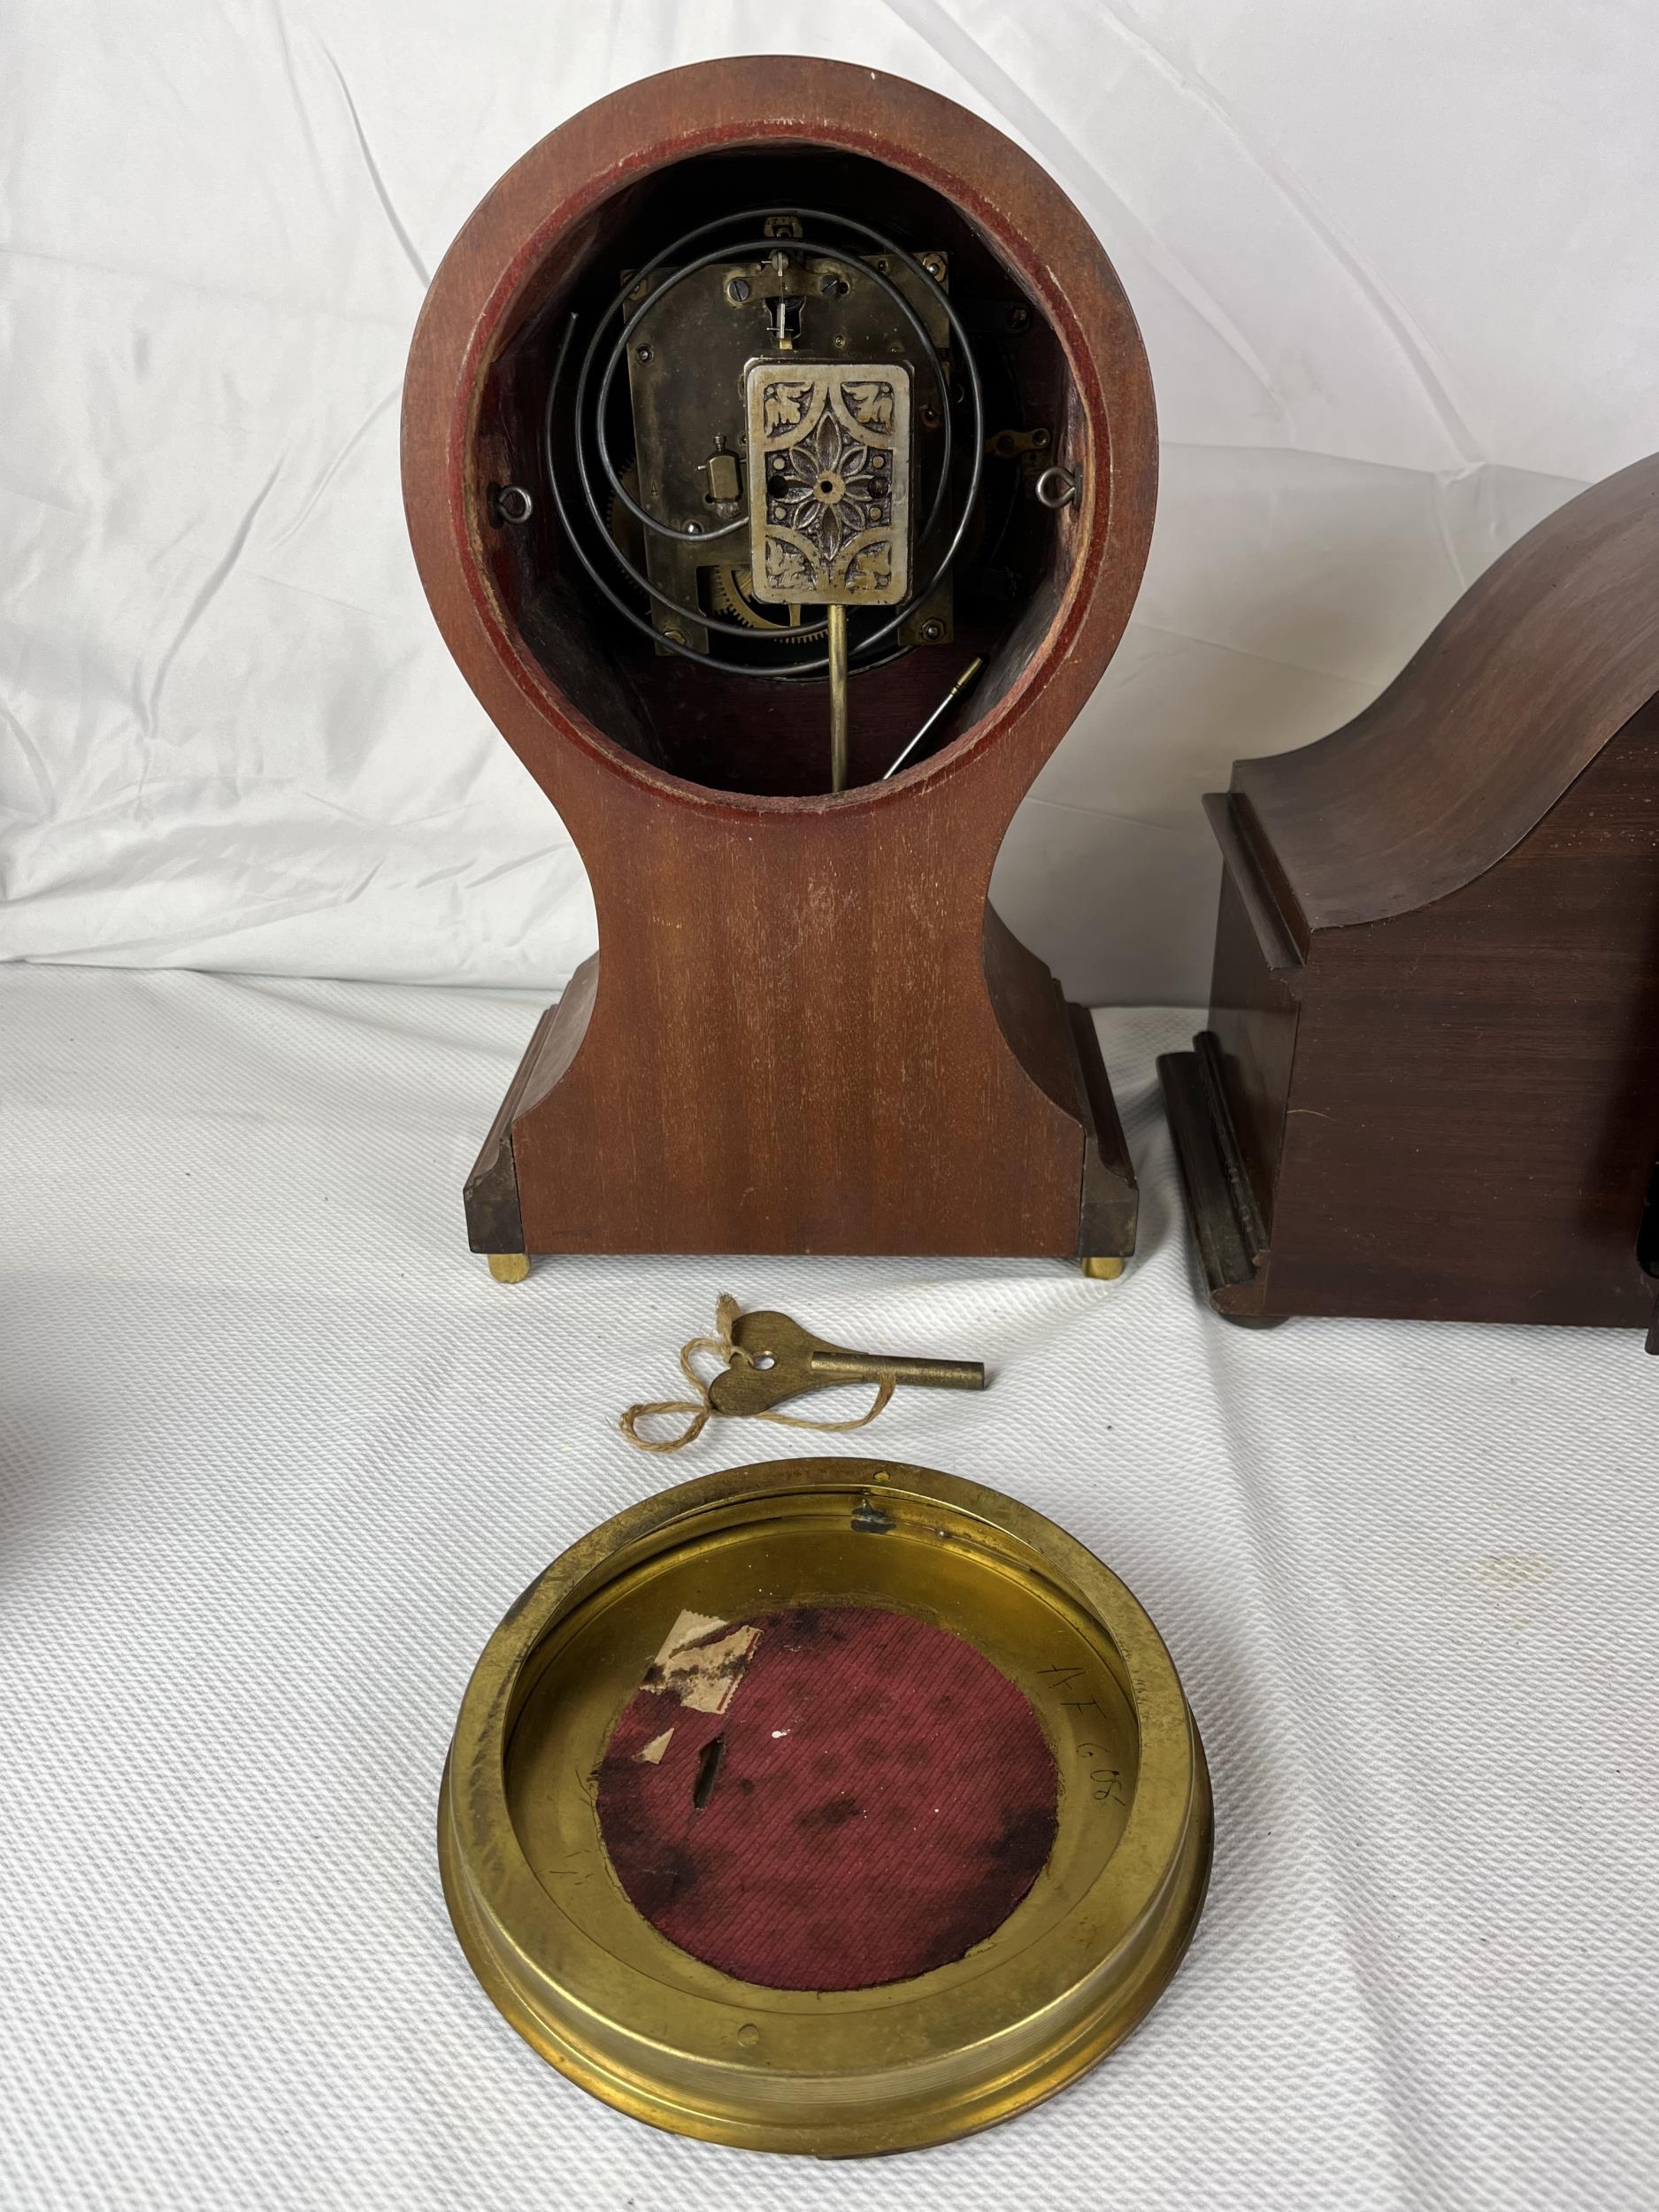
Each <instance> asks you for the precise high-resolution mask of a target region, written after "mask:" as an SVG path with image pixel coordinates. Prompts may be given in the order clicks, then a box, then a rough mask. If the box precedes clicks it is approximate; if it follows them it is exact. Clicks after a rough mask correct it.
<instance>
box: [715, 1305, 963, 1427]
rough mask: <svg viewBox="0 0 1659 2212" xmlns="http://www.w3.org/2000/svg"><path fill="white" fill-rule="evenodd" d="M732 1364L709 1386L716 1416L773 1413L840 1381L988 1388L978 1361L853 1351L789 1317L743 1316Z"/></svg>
mask: <svg viewBox="0 0 1659 2212" xmlns="http://www.w3.org/2000/svg"><path fill="white" fill-rule="evenodd" d="M732 1351H733V1358H732V1363H731V1365H730V1366H729V1367H727V1368H726V1371H725V1373H724V1374H720V1375H717V1376H716V1377H715V1379H714V1380H713V1381H712V1382H711V1383H710V1385H709V1403H710V1406H712V1407H713V1409H714V1410H715V1411H716V1412H717V1413H768V1412H770V1411H771V1409H772V1407H773V1406H775V1405H779V1404H781V1402H783V1400H784V1399H786V1398H799V1397H802V1396H803V1395H804V1394H805V1393H806V1392H808V1391H809V1390H831V1389H833V1387H834V1386H835V1385H836V1384H837V1383H849V1382H872V1383H883V1382H885V1383H889V1384H891V1383H918V1384H921V1385H922V1386H925V1387H926V1388H928V1389H932V1390H983V1389H984V1388H985V1365H984V1363H983V1362H982V1361H980V1360H977V1359H901V1358H893V1357H889V1356H887V1354H885V1353H881V1352H849V1351H848V1350H847V1349H846V1348H845V1347H844V1346H843V1345H840V1344H829V1343H826V1341H825V1340H824V1339H823V1338H822V1337H821V1336H814V1335H813V1334H812V1333H811V1331H810V1329H803V1327H802V1326H801V1324H800V1323H799V1322H798V1321H792V1320H791V1319H790V1318H789V1316H788V1315H787V1313H745V1314H740V1315H739V1316H738V1317H737V1318H736V1319H735V1320H734V1321H733V1324H732Z"/></svg>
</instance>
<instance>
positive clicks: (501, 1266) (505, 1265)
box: [489, 1252, 530, 1283]
mask: <svg viewBox="0 0 1659 2212" xmlns="http://www.w3.org/2000/svg"><path fill="white" fill-rule="evenodd" d="M489 1271H490V1273H491V1274H492V1275H493V1276H494V1277H495V1280H496V1281H497V1282H498V1283H521V1282H523V1280H524V1279H525V1277H526V1275H528V1273H529V1272H530V1255H529V1254H528V1253H527V1252H492V1253H491V1254H490V1255H489Z"/></svg>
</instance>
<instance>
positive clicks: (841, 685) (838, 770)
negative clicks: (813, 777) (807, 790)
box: [826, 601, 847, 791]
mask: <svg viewBox="0 0 1659 2212" xmlns="http://www.w3.org/2000/svg"><path fill="white" fill-rule="evenodd" d="M826 612H827V614H828V616H829V695H830V789H831V790H832V791H845V790H846V788H847V610H846V608H845V607H844V606H841V605H838V604H836V603H834V602H833V601H832V603H831V604H830V605H829V607H828V608H827V609H826Z"/></svg>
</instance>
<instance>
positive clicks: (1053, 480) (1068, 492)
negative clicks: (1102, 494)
mask: <svg viewBox="0 0 1659 2212" xmlns="http://www.w3.org/2000/svg"><path fill="white" fill-rule="evenodd" d="M1036 493H1037V497H1038V500H1039V502H1040V503H1041V504H1042V505H1043V506H1045V507H1069V506H1070V505H1071V503H1072V501H1073V500H1074V499H1075V498H1076V497H1077V479H1076V477H1075V476H1073V475H1072V474H1071V472H1070V470H1068V469H1062V468H1046V469H1044V471H1043V472H1042V474H1041V476H1040V477H1039V478H1038V479H1037V483H1036Z"/></svg>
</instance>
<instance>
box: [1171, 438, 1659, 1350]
mask: <svg viewBox="0 0 1659 2212" xmlns="http://www.w3.org/2000/svg"><path fill="white" fill-rule="evenodd" d="M1656 578H1659V458H1655V459H1653V460H1648V461H1645V462H1642V463H1640V464H1638V465H1636V466H1635V467H1633V468H1630V469H1626V470H1624V472H1622V473H1621V474H1620V475H1618V476H1616V477H1614V478H1611V479H1610V480H1609V481H1608V482H1607V483H1606V484H1602V485H1599V486H1597V487H1596V488H1594V490H1593V491H1591V492H1588V493H1586V494H1585V495H1583V496H1582V497H1580V498H1578V499H1577V500H1575V501H1573V502H1571V503H1570V504H1569V505H1568V506H1567V507H1565V508H1563V510H1562V511H1561V512H1560V513H1559V514H1557V515H1555V516H1554V517H1552V518H1550V520H1549V521H1548V522H1546V523H1545V524H1543V525H1541V526H1540V528H1539V529H1537V530H1535V531H1534V532H1533V533H1532V534H1531V536H1530V537H1528V538H1527V539H1525V540H1524V541H1522V543H1521V544H1519V545H1518V546H1517V547H1515V548H1514V549H1512V550H1511V551H1510V552H1509V554H1507V555H1505V556H1504V557H1502V559H1500V560H1499V561H1498V562H1497V563H1495V564H1494V567H1493V569H1492V570H1491V571H1490V572H1489V573H1488V574H1487V575H1486V577H1484V578H1483V579H1482V580H1481V581H1480V582H1479V584H1477V585H1476V586H1475V587H1474V588H1473V589H1472V590H1471V592H1469V593H1468V594H1467V595H1465V597H1464V598H1463V601H1461V602H1460V603H1459V604H1458V606H1457V607H1456V608H1455V609H1454V610H1453V612H1452V613H1451V614H1450V615H1449V616H1448V618H1447V620H1446V621H1445V622H1444V623H1443V624H1442V625H1441V626H1440V629H1439V630H1437V631H1436V633H1435V634H1434V636H1433V637H1432V638H1431V640H1430V641H1429V642H1428V644H1427V645H1426V646H1425V648H1424V649H1423V650H1422V651H1421V652H1420V653H1419V654H1418V655H1417V657H1416V658H1415V659H1414V660H1413V661H1412V662H1411V663H1410V664H1409V667H1408V668H1407V669H1406V671H1405V672H1404V673H1403V674H1402V676H1401V677H1400V679H1399V680H1398V681H1397V682H1396V683H1394V685H1393V686H1391V687H1390V688H1389V689H1388V691H1386V693H1385V694H1384V695H1383V696H1382V698H1381V699H1380V700H1379V702H1378V703H1377V705H1376V706H1375V707H1373V708H1372V709H1371V710H1370V712H1369V713H1368V714H1366V715H1363V716H1361V717H1360V718H1359V720H1358V721H1357V722H1356V723H1354V724H1351V725H1350V726H1348V729H1346V730H1344V731H1340V732H1339V733H1337V734H1336V735H1335V736H1334V737H1332V738H1328V739H1325V741H1323V742H1321V743H1320V744H1317V745H1314V746H1310V747H1308V748H1306V749H1303V750H1302V751H1301V752H1296V753H1291V754H1286V755H1285V756H1283V757H1281V758H1279V759H1278V760H1273V761H1246V762H1240V764H1239V765H1238V767H1237V769H1236V770H1235V772H1234V779H1233V791H1232V792H1231V793H1230V794H1229V795H1226V797H1225V798H1223V799H1217V800H1212V801H1211V802H1210V808H1211V815H1212V819H1213V820H1214V821H1215V823H1216V825H1217V831H1218V833H1219V835H1220V838H1221V842H1222V846H1223V851H1224V856H1225V864H1226V883H1225V890H1224V895H1223V902H1222V908H1221V913H1220V918H1219V922H1218V926H1217V950H1216V966H1215V974H1214V981H1213V986H1212V1002H1211V1011H1210V1031H1211V1033H1212V1034H1213V1036H1214V1038H1215V1039H1216V1041H1217V1045H1218V1047H1219V1065H1220V1070H1221V1073H1222V1078H1223V1089H1224V1093H1225V1118H1226V1120H1227V1121H1228V1122H1230V1124H1231V1133H1232V1135H1233V1139H1234V1140H1235V1141H1236V1148H1237V1156H1238V1159H1239V1161H1240V1164H1241V1166H1242V1169H1243V1171H1244V1172H1245V1173H1246V1174H1247V1175H1248V1180H1249V1186H1250V1188H1251V1190H1252V1192H1253V1193H1254V1194H1255V1197H1256V1202H1257V1204H1258V1205H1259V1208H1260V1210H1261V1213H1262V1215H1263V1217H1264V1219H1265V1221H1266V1223H1267V1225H1268V1240H1267V1249H1266V1250H1265V1252H1264V1253H1262V1254H1260V1255H1258V1264H1257V1267H1256V1272H1255V1274H1254V1276H1253V1277H1252V1278H1251V1279H1247V1280H1233V1281H1222V1280H1220V1279H1218V1278H1217V1279H1215V1280H1213V1281H1212V1284H1211V1296H1212V1302H1213V1303H1214V1304H1215V1305H1216V1306H1217V1310H1222V1311H1225V1312H1230V1313H1233V1314H1235V1315H1238V1316H1240V1317H1272V1316H1287V1315H1291V1314H1314V1313H1325V1314H1341V1313H1347V1314H1377V1315H1401V1316H1415V1317H1428V1318H1460V1319H1478V1320H1506V1321H1550V1322H1574V1323H1590V1324H1603V1325H1611V1326H1625V1327H1632V1328H1634V1327H1646V1326H1647V1324H1648V1322H1649V1320H1650V1318H1651V1317H1653V1315H1654V1313H1655V1303H1656V1302H1659V1280H1656V1279H1655V1276H1654V1275H1653V1274H1651V1273H1649V1272H1648V1271H1647V1270H1646V1269H1645V1268H1644V1266H1643V1265H1642V1264H1641V1262H1640V1259H1639V1256H1638V1241H1639V1238H1640V1235H1641V1233H1642V1224H1643V1220H1644V1216H1645V1212H1646V1209H1647V1201H1648V1193H1649V1189H1650V1187H1651V1185H1652V1181H1653V1178H1654V1175H1655V1161H1656V1160H1659V588H1655V579H1656ZM1168 1082H1169V1078H1167V1077H1166V1085H1167V1084H1168ZM1176 1083H1177V1087H1179V1088H1181V1093H1182V1094H1181V1097H1180V1099H1179V1118H1180V1119H1181V1121H1182V1124H1183V1127H1184V1129H1185V1130H1186V1131H1187V1137H1186V1140H1185V1142H1186V1147H1187V1152H1188V1154H1189V1155H1190V1157H1189V1159H1188V1162H1187V1164H1188V1167H1189V1169H1190V1170H1191V1172H1190V1173H1189V1177H1188V1185H1189V1192H1191V1193H1198V1192H1200V1191H1202V1190H1207V1191H1208V1192H1209V1193H1210V1209H1211V1210H1212V1211H1213V1210H1214V1208H1215V1207H1216V1205H1217V1204H1218V1203H1220V1202H1221V1201H1220V1200H1218V1198H1217V1193H1218V1192H1219V1191H1220V1190H1221V1183H1220V1181H1219V1179H1217V1175H1216V1174H1215V1172H1214V1171H1213V1169H1214V1161H1213V1158H1212V1152H1213V1153H1220V1152H1224V1151H1225V1148H1226V1146H1225V1133H1219V1132H1218V1130H1217V1117H1216V1116H1213V1115H1212V1116H1211V1118H1210V1126H1209V1128H1208V1129H1207V1130H1206V1129H1205V1128H1203V1127H1202V1126H1200V1125H1199V1123H1198V1118H1197V1108H1196V1105H1195V1101H1196V1100H1197V1097H1198V1090H1197V1086H1196V1084H1195V1082H1194V1080H1193V1079H1191V1076H1190V1073H1184V1072H1183V1071H1179V1070H1178V1071H1176ZM1194 1130H1196V1131H1197V1133H1196V1134H1194ZM1195 1202H1198V1201H1197V1200H1196V1199H1195ZM1210 1226H1211V1228H1212V1229H1214V1228H1215V1226H1216V1225H1214V1224H1211V1225H1210ZM1226 1226H1227V1225H1226V1224H1225V1222H1223V1223H1221V1224H1220V1225H1219V1228H1220V1231H1221V1232H1225V1229H1226ZM1210 1243H1211V1245H1212V1247H1214V1248H1222V1247H1223V1246H1225V1243H1226V1238H1225V1233H1221V1234H1212V1235H1211V1236H1210ZM1235 1248H1236V1247H1235Z"/></svg>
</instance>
